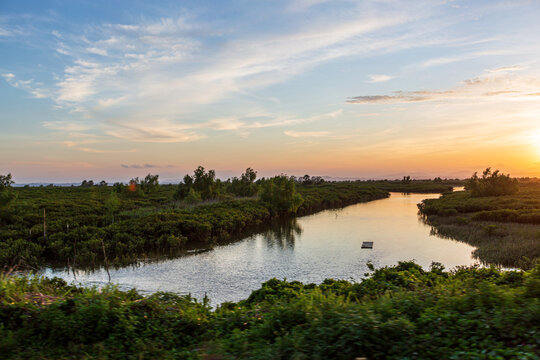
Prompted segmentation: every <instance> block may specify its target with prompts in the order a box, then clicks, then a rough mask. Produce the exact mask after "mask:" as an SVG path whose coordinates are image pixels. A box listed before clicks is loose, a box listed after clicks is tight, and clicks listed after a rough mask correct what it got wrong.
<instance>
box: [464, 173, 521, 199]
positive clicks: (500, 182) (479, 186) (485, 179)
mask: <svg viewBox="0 0 540 360" xmlns="http://www.w3.org/2000/svg"><path fill="white" fill-rule="evenodd" d="M465 190H469V191H470V192H471V196H473V197H480V196H499V195H511V194H515V193H517V192H518V190H519V185H518V181H517V179H513V178H511V177H510V174H508V175H505V174H502V173H500V172H499V170H495V171H494V172H492V171H491V168H487V169H486V170H484V172H483V173H482V177H478V174H477V173H476V172H475V173H474V174H473V176H472V177H471V178H470V179H467V181H466V182H465Z"/></svg>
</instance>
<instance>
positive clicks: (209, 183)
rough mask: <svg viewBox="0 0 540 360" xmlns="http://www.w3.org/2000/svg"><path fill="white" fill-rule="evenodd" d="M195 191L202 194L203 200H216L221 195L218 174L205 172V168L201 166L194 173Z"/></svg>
mask: <svg viewBox="0 0 540 360" xmlns="http://www.w3.org/2000/svg"><path fill="white" fill-rule="evenodd" d="M193 189H195V191H197V192H198V193H199V194H201V198H202V199H203V200H207V199H214V198H216V197H217V196H218V195H219V191H218V190H219V184H218V183H216V172H215V171H214V170H209V171H208V172H205V171H204V167H202V166H199V167H198V168H197V169H195V171H194V172H193Z"/></svg>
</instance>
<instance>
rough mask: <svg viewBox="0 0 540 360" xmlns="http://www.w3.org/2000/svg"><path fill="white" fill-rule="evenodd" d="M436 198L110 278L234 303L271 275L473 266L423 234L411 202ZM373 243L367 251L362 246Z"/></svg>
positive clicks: (277, 230)
mask: <svg viewBox="0 0 540 360" xmlns="http://www.w3.org/2000/svg"><path fill="white" fill-rule="evenodd" d="M438 196H439V195H426V194H411V195H404V194H400V193H392V194H391V196H390V198H388V199H382V200H376V201H372V202H369V203H363V204H357V205H352V206H348V207H346V208H343V209H340V210H328V211H323V212H320V213H317V214H315V215H311V216H306V217H302V218H298V219H296V220H293V221H289V222H287V223H284V224H281V225H279V226H276V227H274V228H273V229H270V230H268V231H266V232H265V233H261V234H257V235H254V236H251V237H248V238H246V239H243V240H241V241H239V242H235V243H233V244H230V245H223V246H218V247H216V248H215V249H214V250H213V251H210V252H206V253H202V254H197V255H189V256H185V257H181V258H177V259H174V260H165V261H161V262H154V263H148V264H144V265H140V266H139V267H128V268H123V269H119V270H111V271H110V273H111V278H112V282H114V283H116V284H118V285H119V286H120V287H121V288H133V287H134V288H137V289H138V290H139V291H141V292H155V291H172V292H178V293H191V294H192V295H193V296H195V297H198V298H202V297H203V296H204V293H205V292H206V293H207V294H208V297H209V298H210V299H211V302H212V304H214V305H215V304H219V303H221V302H223V301H238V300H240V299H244V298H246V297H247V296H248V295H249V294H250V293H251V291H252V290H254V289H258V288H259V287H260V284H261V283H262V282H264V281H266V280H268V279H270V278H272V277H276V278H278V279H283V278H287V279H288V280H300V281H302V282H315V283H320V282H321V281H323V280H324V279H326V278H336V279H351V278H352V279H356V280H359V279H361V278H362V277H363V275H364V273H366V272H367V271H368V269H367V266H366V263H367V262H368V261H371V262H372V263H373V264H374V265H375V267H382V266H386V265H395V264H397V262H398V261H400V260H413V259H414V260H415V261H416V262H417V263H419V264H420V265H422V266H423V267H425V268H427V267H429V265H430V264H431V262H432V261H437V262H440V263H443V264H444V265H445V266H446V268H453V267H455V266H458V265H470V264H473V263H475V260H474V259H473V258H472V256H471V252H472V251H473V250H474V248H473V247H471V246H469V245H466V244H463V243H460V242H457V241H453V240H447V239H442V238H439V237H437V236H433V235H430V227H429V226H427V225H425V224H424V223H422V221H421V220H420V219H419V218H418V215H417V212H418V209H417V207H416V204H417V203H419V202H420V201H422V199H425V198H436V197H438ZM362 241H373V242H374V246H373V249H361V244H362ZM44 275H46V276H59V277H62V278H64V279H66V280H68V281H73V280H74V276H73V274H72V273H68V272H65V271H53V270H50V269H49V270H46V271H45V273H44ZM107 281H108V277H107V273H106V271H105V270H100V271H96V272H93V273H82V272H79V273H78V274H77V278H76V282H77V283H81V284H83V285H97V286H101V285H103V284H106V283H107Z"/></svg>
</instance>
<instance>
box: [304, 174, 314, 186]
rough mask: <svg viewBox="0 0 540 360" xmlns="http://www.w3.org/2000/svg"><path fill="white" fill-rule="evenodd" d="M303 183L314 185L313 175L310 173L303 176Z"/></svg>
mask: <svg viewBox="0 0 540 360" xmlns="http://www.w3.org/2000/svg"><path fill="white" fill-rule="evenodd" d="M302 184H303V185H308V186H309V185H313V180H311V177H310V176H309V175H308V174H306V175H304V176H302Z"/></svg>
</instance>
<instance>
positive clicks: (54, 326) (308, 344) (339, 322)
mask: <svg viewBox="0 0 540 360" xmlns="http://www.w3.org/2000/svg"><path fill="white" fill-rule="evenodd" d="M539 339H540V266H539V267H536V268H535V269H533V270H531V271H523V272H522V271H508V272H503V271H499V270H497V269H494V268H461V269H457V270H455V271H452V272H445V271H443V268H442V266H441V265H440V264H433V265H432V268H431V270H430V271H425V270H422V268H421V267H420V266H418V265H416V264H414V263H411V262H404V263H400V264H399V265H398V266H395V267H389V268H383V269H378V270H376V271H374V272H373V273H372V274H371V275H370V276H369V277H368V278H366V279H365V280H363V281H361V282H358V283H354V282H348V281H344V280H332V279H328V280H325V281H324V282H323V283H322V284H320V285H315V284H302V283H300V282H297V281H292V282H288V281H281V280H277V279H272V280H269V281H267V282H266V283H264V284H263V285H262V287H261V288H260V289H258V290H256V291H254V292H253V293H252V294H251V295H250V296H249V297H248V298H247V299H246V300H243V301H240V302H239V303H224V304H222V305H221V306H219V307H217V308H216V309H214V310H213V309H211V308H210V307H209V304H208V303H207V301H203V302H202V303H200V302H197V301H196V300H194V299H192V298H190V297H189V296H179V295H175V294H170V293H156V294H153V295H150V296H146V297H145V296H141V295H140V294H138V293H137V292H136V291H135V290H132V291H126V292H124V291H119V290H117V289H115V288H114V287H106V288H104V289H101V290H97V289H84V288H77V287H73V286H68V285H66V284H65V283H64V282H63V281H62V280H59V279H36V278H17V277H3V278H0V348H1V349H2V356H3V358H6V359H21V358H25V359H26V358H40V359H67V358H118V359H156V358H170V359H172V358H177V359H354V358H356V357H367V358H369V359H415V358H421V359H427V358H429V359H509V358H515V359H538V354H539V353H540V340H539Z"/></svg>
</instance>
